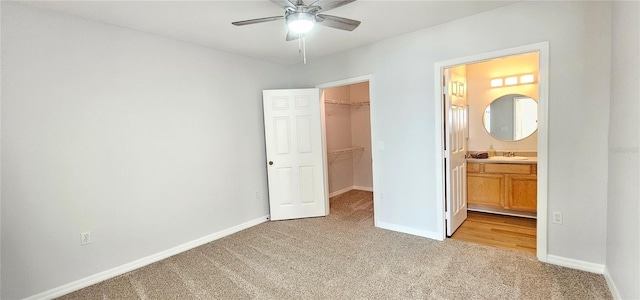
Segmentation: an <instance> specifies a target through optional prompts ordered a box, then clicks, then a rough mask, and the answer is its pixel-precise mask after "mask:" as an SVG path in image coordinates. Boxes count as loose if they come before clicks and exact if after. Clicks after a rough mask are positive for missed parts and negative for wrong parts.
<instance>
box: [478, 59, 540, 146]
mask: <svg viewBox="0 0 640 300" xmlns="http://www.w3.org/2000/svg"><path fill="white" fill-rule="evenodd" d="M529 73H533V74H535V75H536V83H532V84H524V85H516V86H503V87H496V88H492V87H491V84H490V83H491V79H492V78H496V77H505V76H509V75H520V74H529ZM537 74H538V53H530V54H523V55H518V56H511V57H506V58H502V59H496V60H491V61H487V62H482V63H476V64H470V65H468V66H467V83H468V88H467V95H468V103H469V139H468V141H467V142H468V145H467V146H468V149H469V151H486V150H487V149H489V147H491V145H493V148H494V149H496V150H497V151H501V150H504V151H514V150H521V151H536V149H537V147H538V132H537V131H536V132H534V133H533V134H532V135H531V136H529V137H527V138H525V139H523V140H520V141H503V140H500V139H497V138H495V137H493V136H491V135H490V134H489V133H488V132H487V130H486V129H485V128H484V123H483V120H482V117H483V115H484V110H485V109H486V108H487V106H488V105H489V104H491V102H492V101H493V100H495V99H497V98H499V97H501V96H504V95H508V94H522V95H525V96H528V97H531V98H533V99H535V100H536V101H537V100H538V84H537Z"/></svg>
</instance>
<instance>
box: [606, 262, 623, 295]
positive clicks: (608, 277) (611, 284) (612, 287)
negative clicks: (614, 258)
mask: <svg viewBox="0 0 640 300" xmlns="http://www.w3.org/2000/svg"><path fill="white" fill-rule="evenodd" d="M603 275H604V279H605V280H606V281H607V286H609V290H610V291H611V296H613V299H614V300H622V296H620V291H618V288H617V287H616V284H615V283H614V282H613V278H611V274H609V269H607V266H604V274H603Z"/></svg>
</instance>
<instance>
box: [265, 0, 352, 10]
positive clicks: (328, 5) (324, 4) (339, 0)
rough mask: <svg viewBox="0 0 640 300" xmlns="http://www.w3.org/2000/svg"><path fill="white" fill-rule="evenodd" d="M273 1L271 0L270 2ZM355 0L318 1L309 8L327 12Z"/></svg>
mask: <svg viewBox="0 0 640 300" xmlns="http://www.w3.org/2000/svg"><path fill="white" fill-rule="evenodd" d="M272 1H273V0H272ZM354 1H356V0H318V1H316V2H314V3H312V4H310V5H309V6H320V11H327V10H330V9H334V8H336V7H340V6H343V5H346V4H349V3H351V2H354Z"/></svg>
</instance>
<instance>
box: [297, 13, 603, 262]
mask: <svg viewBox="0 0 640 300" xmlns="http://www.w3.org/2000/svg"><path fill="white" fill-rule="evenodd" d="M610 13H611V7H610V3H606V2H566V1H565V2H532V1H529V2H524V3H519V4H514V5H510V6H507V7H504V8H500V9H496V10H493V11H490V12H486V13H483V14H479V15H474V16H471V17H467V18H464V19H461V20H458V21H455V22H451V23H447V24H444V25H441V26H436V27H432V28H428V29H425V30H421V31H417V32H414V33H411V34H407V35H403V36H399V37H396V38H393V39H389V40H386V41H383V42H379V43H375V44H372V45H369V46H364V47H361V48H358V49H354V50H351V51H347V52H344V53H340V54H336V55H333V56H328V57H325V58H323V59H314V60H310V61H309V63H308V64H307V65H300V66H297V67H296V71H295V72H296V74H298V76H295V77H294V78H295V79H294V80H295V82H293V84H294V85H296V86H312V85H315V84H319V83H325V82H331V81H335V80H339V79H343V78H350V77H357V76H361V75H364V74H373V76H374V80H373V83H372V84H373V86H372V90H373V94H372V96H371V98H372V99H371V101H372V104H371V113H372V119H373V128H372V131H373V141H372V145H373V148H374V149H377V146H376V145H378V143H380V142H384V146H385V149H384V151H376V150H374V162H373V166H374V176H377V181H376V182H374V186H375V188H376V195H377V196H378V197H379V198H378V199H379V201H378V202H377V204H376V218H377V221H379V222H381V223H384V224H385V225H389V226H390V227H394V228H402V229H406V231H412V232H416V233H427V234H429V233H431V234H433V233H434V232H436V230H437V226H438V224H437V218H436V215H437V213H438V212H437V210H436V207H437V204H436V203H437V201H441V200H440V199H436V197H435V193H436V187H435V182H436V181H435V171H436V170H435V169H436V168H435V161H434V159H433V157H434V156H435V153H434V151H435V147H434V140H435V135H436V133H437V132H438V130H439V128H435V126H436V124H434V122H433V119H434V117H435V114H437V113H439V112H436V111H434V110H435V104H434V101H437V100H436V99H434V94H435V91H434V84H433V82H434V78H433V76H434V64H435V63H436V62H439V61H444V60H449V59H454V58H459V57H465V56H469V55H474V54H478V53H484V52H489V51H494V50H499V49H505V48H510V47H516V46H521V45H527V44H532V43H537V42H541V41H549V43H550V59H551V62H550V64H551V67H550V74H549V75H550V78H549V82H550V87H549V89H550V91H549V182H548V189H549V194H548V199H549V203H548V204H549V205H548V208H549V212H553V211H560V212H562V213H563V214H564V224H562V225H557V224H549V227H548V242H549V243H548V253H549V254H550V255H556V256H559V257H564V258H571V259H575V260H580V261H585V262H591V263H595V264H604V262H605V240H606V235H605V233H606V213H605V211H606V197H607V152H608V150H607V134H608V130H607V128H608V122H609V120H608V111H609V74H608V72H607V71H606V70H609V62H610V54H611V49H610V36H611V15H610ZM591 70H605V71H603V72H592V71H591ZM379 193H384V199H382V198H381V197H380V194H379ZM548 219H549V220H551V219H552V218H551V217H550V216H549V218H548ZM434 235H435V234H434Z"/></svg>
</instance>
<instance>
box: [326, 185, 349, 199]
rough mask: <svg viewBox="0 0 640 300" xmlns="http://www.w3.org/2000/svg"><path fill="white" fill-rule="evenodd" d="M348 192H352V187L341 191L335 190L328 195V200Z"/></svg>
mask: <svg viewBox="0 0 640 300" xmlns="http://www.w3.org/2000/svg"><path fill="white" fill-rule="evenodd" d="M350 190H353V187H352V186H350V187H346V188H343V189H341V190H337V191H335V192H332V193H329V198H331V197H335V196H338V195H341V194H344V193H346V192H348V191H350Z"/></svg>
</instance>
